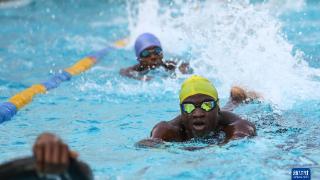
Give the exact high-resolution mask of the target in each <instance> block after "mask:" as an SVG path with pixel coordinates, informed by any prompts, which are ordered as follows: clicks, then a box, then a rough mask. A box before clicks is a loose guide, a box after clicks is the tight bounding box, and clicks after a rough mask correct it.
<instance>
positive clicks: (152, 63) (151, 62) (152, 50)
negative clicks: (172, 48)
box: [139, 46, 163, 69]
mask: <svg viewBox="0 0 320 180" xmlns="http://www.w3.org/2000/svg"><path fill="white" fill-rule="evenodd" d="M162 58H163V54H162V49H161V48H159V47H156V46H152V47H149V48H147V49H145V50H143V51H142V52H141V54H140V59H139V62H140V65H142V66H144V67H147V68H150V69H155V68H157V67H159V66H160V65H162V64H163V62H162Z"/></svg>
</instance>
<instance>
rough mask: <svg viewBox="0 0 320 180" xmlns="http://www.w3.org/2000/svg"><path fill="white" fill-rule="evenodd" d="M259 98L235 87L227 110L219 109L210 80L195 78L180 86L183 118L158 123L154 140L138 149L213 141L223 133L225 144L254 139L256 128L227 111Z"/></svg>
mask: <svg viewBox="0 0 320 180" xmlns="http://www.w3.org/2000/svg"><path fill="white" fill-rule="evenodd" d="M258 97H259V96H258V94H256V93H253V92H250V93H249V92H247V91H245V90H243V89H242V88H239V87H233V88H232V89H231V98H230V102H229V103H227V104H228V107H227V110H226V109H224V108H221V109H220V103H219V96H218V92H217V90H216V88H215V87H214V86H213V85H212V83H211V82H210V81H209V80H208V79H206V78H204V77H201V76H197V75H193V76H191V77H190V78H188V79H187V80H185V81H184V82H183V84H182V86H181V90H180V94H179V99H180V110H181V114H180V115H179V116H177V117H176V118H174V119H173V120H171V121H162V122H160V123H158V124H157V125H156V126H155V127H154V128H153V130H152V132H151V139H146V140H142V141H140V142H139V143H138V145H142V146H153V145H155V144H154V143H155V142H159V141H160V142H161V141H187V140H190V139H192V138H210V137H214V136H215V135H217V134H218V133H219V132H220V131H223V132H225V139H224V140H223V143H226V142H228V141H229V140H231V139H237V138H241V137H246V136H254V135H256V128H255V125H254V124H253V123H251V122H249V121H247V120H244V119H242V118H241V117H239V116H238V115H236V114H234V113H232V112H230V111H228V110H232V109H233V108H234V107H236V106H237V105H239V104H240V103H242V102H244V101H245V100H248V99H250V98H251V99H255V98H258ZM231 104H232V105H231Z"/></svg>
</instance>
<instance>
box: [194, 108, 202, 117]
mask: <svg viewBox="0 0 320 180" xmlns="http://www.w3.org/2000/svg"><path fill="white" fill-rule="evenodd" d="M204 115H205V113H204V112H203V110H201V109H200V108H196V109H195V110H194V111H193V112H192V116H193V118H203V117H204Z"/></svg>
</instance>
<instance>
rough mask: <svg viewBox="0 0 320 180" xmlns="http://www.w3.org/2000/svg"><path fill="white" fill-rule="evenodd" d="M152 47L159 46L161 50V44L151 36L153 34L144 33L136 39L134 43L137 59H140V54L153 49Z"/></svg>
mask: <svg viewBox="0 0 320 180" xmlns="http://www.w3.org/2000/svg"><path fill="white" fill-rule="evenodd" d="M151 46H157V47H160V48H161V43H160V41H159V39H158V38H157V37H156V36H155V35H153V34H151V33H143V34H141V35H140V36H138V38H137V39H136V42H135V43H134V49H135V51H136V56H137V58H139V57H140V53H141V52H142V51H143V50H145V49H147V48H149V47H151Z"/></svg>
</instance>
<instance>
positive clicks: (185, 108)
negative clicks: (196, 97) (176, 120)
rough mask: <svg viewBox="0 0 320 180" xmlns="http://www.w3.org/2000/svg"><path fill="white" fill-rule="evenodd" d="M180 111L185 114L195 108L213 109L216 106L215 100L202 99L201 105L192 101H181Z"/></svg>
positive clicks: (207, 110)
mask: <svg viewBox="0 0 320 180" xmlns="http://www.w3.org/2000/svg"><path fill="white" fill-rule="evenodd" d="M180 106H181V110H182V112H185V113H187V114H191V113H192V112H193V111H194V110H195V109H196V108H201V109H202V110H204V111H206V112H209V111H211V110H212V109H214V108H215V107H216V106H217V102H216V101H204V102H202V103H201V105H196V104H193V103H188V102H186V103H182V104H181V105H180Z"/></svg>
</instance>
